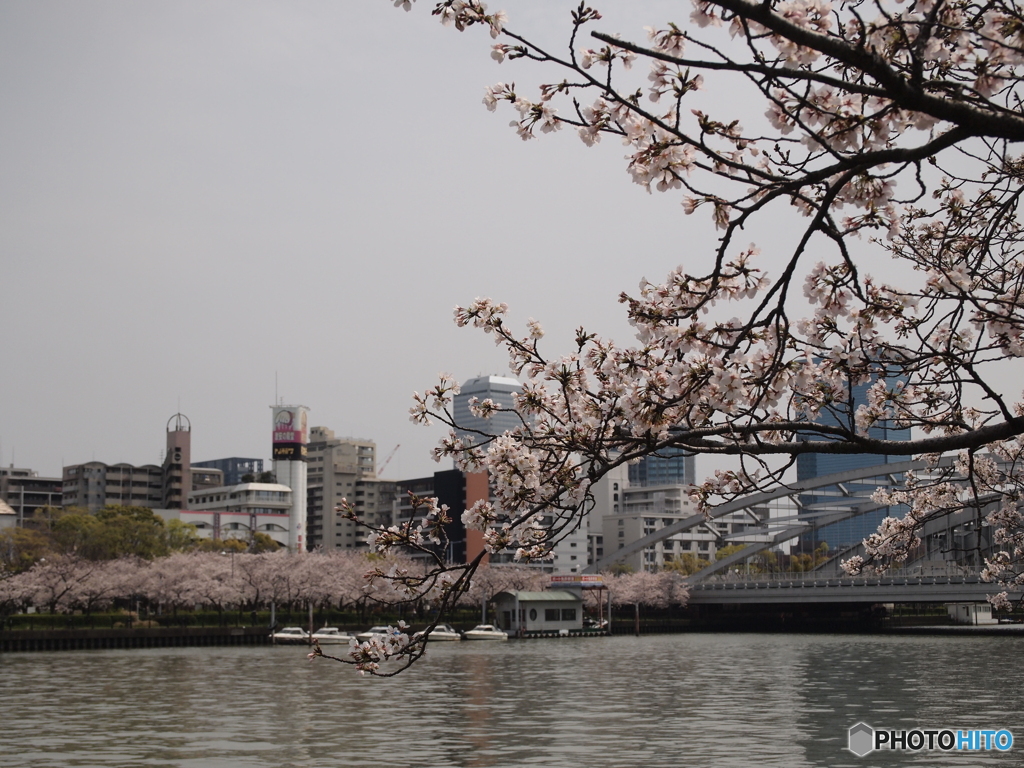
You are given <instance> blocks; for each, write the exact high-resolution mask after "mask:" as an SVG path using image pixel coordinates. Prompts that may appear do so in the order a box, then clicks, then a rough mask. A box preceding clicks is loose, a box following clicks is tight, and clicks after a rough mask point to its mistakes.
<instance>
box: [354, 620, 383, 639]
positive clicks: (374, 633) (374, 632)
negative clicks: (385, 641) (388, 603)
mask: <svg viewBox="0 0 1024 768" xmlns="http://www.w3.org/2000/svg"><path fill="white" fill-rule="evenodd" d="M387 634H388V628H387V625H384V624H381V625H378V626H376V627H370V628H369V629H368V630H366V631H365V632H360V633H359V634H358V635H356V640H358V641H359V642H360V643H365V642H366V641H367V640H369V639H370V638H372V637H387Z"/></svg>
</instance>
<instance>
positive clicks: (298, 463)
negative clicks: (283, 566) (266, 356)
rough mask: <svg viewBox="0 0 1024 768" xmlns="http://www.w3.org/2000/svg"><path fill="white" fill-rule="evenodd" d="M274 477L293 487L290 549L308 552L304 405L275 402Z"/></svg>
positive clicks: (306, 438) (306, 428)
mask: <svg viewBox="0 0 1024 768" xmlns="http://www.w3.org/2000/svg"><path fill="white" fill-rule="evenodd" d="M270 408H271V414H272V417H271V421H272V425H273V439H272V451H273V456H274V477H275V478H276V479H277V482H278V483H280V484H281V485H284V486H287V487H288V488H291V491H292V496H291V502H292V504H291V509H290V510H289V516H288V550H289V551H290V552H305V551H306V518H307V510H306V456H307V443H308V440H309V430H308V427H307V424H308V421H309V408H307V407H306V406H304V405H272V406H270Z"/></svg>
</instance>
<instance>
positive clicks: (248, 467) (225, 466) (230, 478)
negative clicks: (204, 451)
mask: <svg viewBox="0 0 1024 768" xmlns="http://www.w3.org/2000/svg"><path fill="white" fill-rule="evenodd" d="M197 468H200V469H218V470H220V471H221V472H222V473H223V476H224V482H223V483H222V485H238V484H240V483H242V482H243V480H242V477H243V475H252V476H253V477H254V478H259V476H260V475H261V474H262V473H263V459H244V458H240V457H238V456H232V457H230V458H227V459H211V460H209V461H194V462H192V469H193V471H195V470H196V469H197Z"/></svg>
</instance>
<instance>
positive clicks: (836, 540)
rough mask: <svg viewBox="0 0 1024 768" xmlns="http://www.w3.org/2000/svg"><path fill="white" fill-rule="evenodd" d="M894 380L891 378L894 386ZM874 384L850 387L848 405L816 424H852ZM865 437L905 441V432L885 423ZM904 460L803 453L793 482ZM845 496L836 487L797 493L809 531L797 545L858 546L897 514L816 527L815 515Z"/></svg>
mask: <svg viewBox="0 0 1024 768" xmlns="http://www.w3.org/2000/svg"><path fill="white" fill-rule="evenodd" d="M896 381H897V379H893V380H892V383H893V384H895V382H896ZM874 383H875V382H874V381H869V382H865V383H863V384H858V385H856V386H854V387H853V388H852V397H851V399H850V402H849V403H838V404H833V406H832V407H831V408H830V409H828V410H823V411H822V415H821V417H820V418H819V419H818V423H820V424H825V425H834V426H847V427H850V426H851V425H852V424H853V416H854V414H855V413H856V411H857V408H858V407H859V406H860V405H861V404H863V403H866V402H867V395H868V389H869V388H870V387H871V386H872V385H873V384H874ZM868 435H869V436H870V437H872V438H874V439H877V440H901V441H902V440H909V439H910V430H909V429H895V428H893V427H892V425H891V424H890V423H889V422H886V421H883V422H879V423H877V424H876V425H875V426H872V427H870V428H869V429H868ZM809 439H811V440H821V439H822V438H819V437H810V438H809ZM905 460H906V459H905V458H904V457H901V456H886V455H882V454H873V453H854V454H829V453H803V454H800V455H799V456H798V457H797V462H796V471H797V481H798V482H799V481H801V480H812V479H814V478H816V477H824V476H825V475H831V474H835V473H837V472H849V471H851V470H855V469H864V468H866V467H874V466H878V465H885V464H893V463H897V462H900V461H905ZM847 497H848V493H847V489H844V488H841V487H838V486H829V487H826V488H820V489H817V490H815V491H814V493H807V494H801V495H800V496H799V498H798V502H799V505H800V513H799V514H800V516H801V517H802V518H803V519H805V520H806V521H808V522H809V523H810V525H811V528H810V530H809V532H808V533H805V534H804V535H803V536H801V537H800V546H801V548H802V549H804V550H813V549H816V548H817V547H818V546H819V545H820V544H823V543H824V544H828V546H829V549H840V550H841V549H845V548H847V547H851V546H854V545H856V544H859V543H860V542H861V541H863V540H864V539H865V538H867V537H868V536H870V535H871V534H872V533H875V532H876V531H877V530H878V526H879V524H880V523H881V522H882V520H883V519H884V518H886V517H889V516H891V515H893V514H898V513H897V512H895V511H894V510H893V508H891V507H887V508H885V509H879V510H875V511H874V512H867V513H865V514H863V515H858V516H857V517H853V518H850V519H849V520H844V521H842V522H839V523H832V524H831V525H826V526H822V527H818V526H817V525H815V524H814V519H815V517H816V516H817V515H819V514H825V513H827V512H828V510H829V507H830V504H831V503H834V501H835V500H837V499H838V500H840V501H842V500H843V499H846V498H847Z"/></svg>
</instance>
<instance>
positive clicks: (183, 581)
mask: <svg viewBox="0 0 1024 768" xmlns="http://www.w3.org/2000/svg"><path fill="white" fill-rule="evenodd" d="M392 568H399V569H403V570H406V571H409V572H416V571H417V570H421V571H422V567H421V566H418V565H417V564H416V563H415V562H414V561H412V560H410V559H407V558H402V557H398V556H392V557H389V558H387V559H383V558H379V557H374V556H367V555H366V554H363V553H350V552H330V553H312V554H308V555H304V556H301V557H296V556H292V555H289V554H287V553H285V552H273V553H262V554H251V553H245V552H242V553H237V554H226V553H218V552H189V553H184V552H180V553H175V554H173V555H169V556H167V557H159V558H156V559H154V560H152V561H148V560H144V559H142V558H138V557H120V558H117V559H114V560H87V559H85V558H82V557H78V556H76V555H58V556H56V557H50V558H43V559H41V560H40V561H39V562H37V563H36V564H35V565H33V566H32V567H31V568H29V569H28V570H25V571H22V572H20V573H12V572H9V571H8V572H2V571H0V615H4V614H12V613H18V612H23V611H24V610H25V609H27V608H28V607H29V606H35V607H37V608H39V609H44V610H48V611H50V612H71V611H82V612H84V613H90V612H93V611H98V610H104V609H108V608H110V607H111V606H113V605H116V604H122V605H128V604H137V603H140V602H141V603H143V604H148V605H149V606H151V607H154V608H155V607H156V606H160V607H161V609H162V610H163V611H164V612H175V611H177V610H183V609H193V608H199V607H203V608H207V609H212V610H217V611H225V610H234V609H244V610H256V609H259V608H266V607H269V606H270V605H271V604H275V605H277V606H278V607H281V608H289V609H295V608H302V607H304V606H306V605H309V604H312V605H314V606H316V607H318V608H333V609H337V610H352V611H358V612H359V613H361V614H362V613H366V612H369V611H372V609H373V608H374V607H375V606H377V605H379V604H384V603H391V602H393V597H394V595H393V589H392V587H391V582H390V581H388V580H387V579H382V578H375V577H373V576H372V574H374V573H377V572H387V571H390V570H391V569H392ZM368 574H369V575H370V576H369V577H368ZM548 579H549V577H548V575H547V574H544V573H540V572H538V571H537V570H536V569H531V568H525V567H519V566H496V567H493V568H492V567H483V568H481V569H480V570H478V571H477V573H476V575H475V577H474V579H473V582H472V584H471V586H470V588H469V590H468V591H467V592H466V593H464V594H463V595H462V597H461V599H460V601H459V605H461V606H463V607H479V606H480V605H481V604H482V603H483V601H484V600H485V599H488V600H489V599H491V598H492V597H493V596H494V595H496V594H497V593H498V592H501V591H503V590H506V589H519V590H529V591H538V590H541V589H544V587H545V586H546V585H547V583H548ZM605 580H606V583H607V585H608V587H609V589H610V590H611V596H612V603H613V604H615V605H634V604H640V605H646V606H650V607H654V608H660V607H666V606H670V605H680V604H683V603H685V600H686V590H685V588H684V587H683V586H682V583H681V578H680V576H679V575H678V574H675V573H668V572H666V573H659V574H652V573H643V572H641V573H626V574H620V575H617V576H612V575H608V576H606V577H605ZM409 607H410V608H411V611H412V613H414V614H423V615H426V614H427V612H428V611H429V609H430V607H431V605H430V604H429V602H427V601H419V602H413V603H411V604H410V606H409ZM391 612H393V611H391V610H389V613H391Z"/></svg>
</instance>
